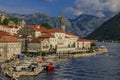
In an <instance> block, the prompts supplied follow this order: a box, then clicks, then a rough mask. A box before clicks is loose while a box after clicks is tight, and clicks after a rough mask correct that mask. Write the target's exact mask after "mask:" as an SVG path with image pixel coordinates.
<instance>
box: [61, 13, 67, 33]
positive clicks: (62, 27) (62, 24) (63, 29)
mask: <svg viewBox="0 0 120 80" xmlns="http://www.w3.org/2000/svg"><path fill="white" fill-rule="evenodd" d="M65 24H66V21H65V17H64V14H63V13H62V16H61V21H60V25H61V31H63V32H65Z"/></svg>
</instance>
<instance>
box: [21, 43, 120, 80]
mask: <svg viewBox="0 0 120 80" xmlns="http://www.w3.org/2000/svg"><path fill="white" fill-rule="evenodd" d="M97 45H104V46H106V47H107V48H108V50H109V52H108V54H104V55H97V56H92V57H86V58H75V59H59V60H56V67H55V70H54V71H52V72H46V71H43V72H42V73H40V74H39V75H38V76H35V77H22V78H21V79H20V80H120V43H97Z"/></svg>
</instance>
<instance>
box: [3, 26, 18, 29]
mask: <svg viewBox="0 0 120 80" xmlns="http://www.w3.org/2000/svg"><path fill="white" fill-rule="evenodd" d="M2 26H4V27H6V28H16V29H17V28H18V27H17V26H8V25H2Z"/></svg>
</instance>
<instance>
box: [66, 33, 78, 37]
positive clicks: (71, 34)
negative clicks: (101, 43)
mask: <svg viewBox="0 0 120 80" xmlns="http://www.w3.org/2000/svg"><path fill="white" fill-rule="evenodd" d="M66 34H67V35H70V36H77V35H75V34H73V33H70V32H66Z"/></svg>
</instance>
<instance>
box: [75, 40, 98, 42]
mask: <svg viewBox="0 0 120 80" xmlns="http://www.w3.org/2000/svg"><path fill="white" fill-rule="evenodd" d="M77 41H78V42H96V41H95V40H87V39H78V40H77Z"/></svg>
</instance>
